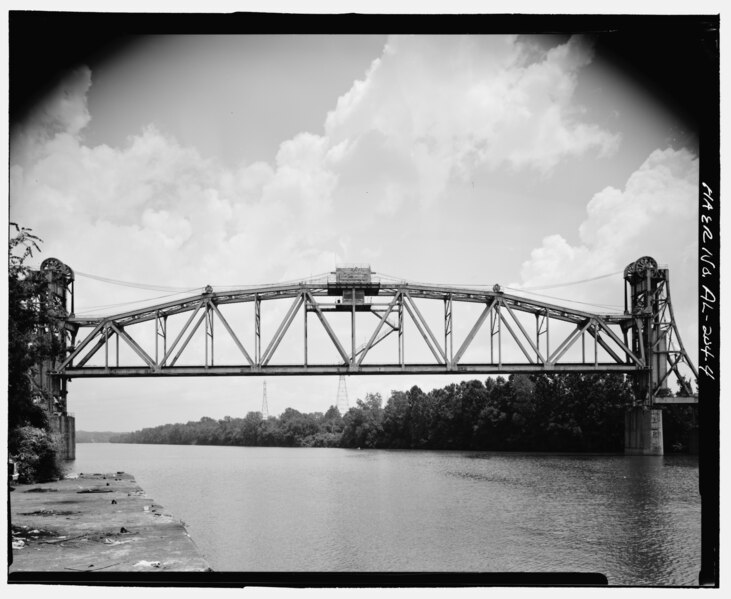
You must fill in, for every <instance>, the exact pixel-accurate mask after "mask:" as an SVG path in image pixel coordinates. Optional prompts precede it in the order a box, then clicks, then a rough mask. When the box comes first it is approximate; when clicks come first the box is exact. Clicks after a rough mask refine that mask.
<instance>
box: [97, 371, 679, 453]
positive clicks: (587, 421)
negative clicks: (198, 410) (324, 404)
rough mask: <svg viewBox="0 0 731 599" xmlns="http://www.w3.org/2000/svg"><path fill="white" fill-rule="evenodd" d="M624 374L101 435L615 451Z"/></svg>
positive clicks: (144, 439)
mask: <svg viewBox="0 0 731 599" xmlns="http://www.w3.org/2000/svg"><path fill="white" fill-rule="evenodd" d="M633 402H634V394H633V390H632V385H631V383H630V380H629V379H628V377H625V376H624V375H621V374H614V373H600V374H581V373H562V374H538V375H519V374H516V375H511V376H510V377H508V378H507V379H506V378H504V377H501V376H499V377H497V378H496V379H492V378H488V379H487V380H486V381H484V382H482V381H479V380H472V381H465V382H462V383H459V384H451V385H447V386H446V387H442V388H438V389H433V390H432V391H429V392H424V391H422V390H421V389H420V388H419V387H416V386H414V387H412V388H411V389H410V390H408V391H392V392H391V395H390V397H389V398H388V400H387V402H386V404H385V406H384V405H383V403H384V402H383V398H382V397H381V395H380V394H367V395H366V397H365V398H364V399H359V400H357V402H356V405H355V406H354V407H352V408H350V409H349V410H348V411H347V412H346V413H345V414H343V415H341V414H340V413H339V412H338V410H337V408H335V407H334V406H331V407H330V408H329V409H328V410H327V412H325V413H322V412H313V413H302V412H300V411H298V410H295V409H293V408H287V409H286V410H285V411H284V412H283V413H282V414H281V415H280V416H279V417H275V416H270V417H269V418H267V419H264V418H262V415H261V413H260V412H249V413H248V414H247V415H246V416H245V417H244V418H231V417H230V416H226V417H225V418H223V419H222V420H214V419H213V418H208V417H204V418H202V419H201V420H200V421H197V422H193V421H191V422H187V423H185V424H183V423H179V424H165V425H162V426H157V427H153V428H145V429H142V430H139V431H136V432H133V433H125V434H120V435H118V436H116V437H112V438H111V439H110V441H111V442H113V443H114V442H116V443H150V444H156V443H157V444H183V445H195V444H197V445H239V446H265V447H273V446H277V447H349V448H356V447H360V448H384V449H385V448H392V449H463V450H465V449H466V450H493V451H569V452H621V451H622V450H623V446H624V414H625V412H626V410H627V409H628V407H630V406H631V405H633ZM690 410H691V408H682V407H679V406H673V408H672V409H668V410H666V411H665V414H664V424H665V426H664V428H665V434H664V438H665V445H666V448H667V449H666V451H668V452H670V451H673V450H678V449H680V448H681V446H682V447H684V448H687V444H688V437H689V434H690V433H689V431H690V428H691V426H692V414H691V412H690Z"/></svg>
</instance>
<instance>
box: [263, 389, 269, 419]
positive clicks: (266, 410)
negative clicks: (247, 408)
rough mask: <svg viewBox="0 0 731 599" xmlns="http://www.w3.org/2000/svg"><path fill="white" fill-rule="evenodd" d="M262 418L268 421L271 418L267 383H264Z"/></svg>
mask: <svg viewBox="0 0 731 599" xmlns="http://www.w3.org/2000/svg"><path fill="white" fill-rule="evenodd" d="M261 417H262V418H263V419H264V420H266V419H267V418H269V405H268V404H267V382H266V381H264V392H263V394H262V398H261Z"/></svg>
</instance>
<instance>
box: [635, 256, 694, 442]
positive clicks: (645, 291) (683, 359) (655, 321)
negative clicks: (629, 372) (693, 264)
mask: <svg viewBox="0 0 731 599" xmlns="http://www.w3.org/2000/svg"><path fill="white" fill-rule="evenodd" d="M624 281H625V296H624V301H625V306H624V307H625V313H626V314H631V315H632V319H631V320H628V321H627V324H626V327H625V334H627V333H630V334H631V337H632V351H633V352H634V353H635V355H638V356H640V357H641V358H642V359H643V361H644V363H645V365H646V368H645V369H644V370H643V371H641V372H639V373H637V374H636V375H634V376H635V377H636V378H635V384H636V387H635V390H636V396H637V399H638V402H639V405H637V406H635V407H634V408H632V409H631V410H629V411H628V412H627V413H626V417H625V443H624V447H625V453H626V454H629V455H633V454H639V455H662V453H663V430H662V410H661V409H660V406H661V405H663V404H669V403H672V404H688V405H697V401H698V397H697V395H694V393H693V389H692V387H691V385H690V382H689V381H688V380H687V379H686V378H685V377H683V376H682V375H681V373H680V371H679V369H678V365H679V364H681V363H683V364H685V365H686V366H687V367H689V368H690V370H691V372H692V373H693V375H694V376H695V378H696V379H697V378H698V371H697V369H696V367H695V366H694V364H693V362H692V361H691V360H690V357H689V356H688V353H687V352H686V351H685V347H684V346H683V342H682V340H681V338H680V334H679V332H678V328H677V324H676V322H675V316H674V314H673V305H672V302H671V301H670V272H669V270H668V269H667V268H661V267H659V266H658V264H657V262H656V261H655V260H654V259H653V258H651V257H650V256H643V257H642V258H640V259H638V260H636V261H635V262H632V263H631V264H629V265H627V267H626V268H625V269H624ZM671 373H672V374H674V375H675V378H676V380H677V381H678V384H679V386H680V392H679V396H678V397H671V396H672V392H671V391H670V389H668V386H667V384H668V379H669V376H670V374H671Z"/></svg>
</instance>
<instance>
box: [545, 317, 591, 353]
mask: <svg viewBox="0 0 731 599" xmlns="http://www.w3.org/2000/svg"><path fill="white" fill-rule="evenodd" d="M591 322H592V319H591V318H587V319H586V321H585V322H584V324H581V323H579V324H578V325H576V328H575V329H574V330H573V331H571V333H570V334H569V336H568V337H566V339H564V340H563V342H562V343H561V345H559V346H558V347H557V348H556V349H555V351H554V352H553V355H551V356H549V357H548V362H547V364H555V363H556V362H557V361H558V359H559V358H560V357H561V356H563V355H564V354H565V353H566V352H567V351H568V349H569V348H570V347H571V346H572V345H573V344H574V343H575V342H576V340H577V339H578V338H579V337H580V336H581V335H582V334H583V333H584V331H586V329H588V328H589V325H590V324H591Z"/></svg>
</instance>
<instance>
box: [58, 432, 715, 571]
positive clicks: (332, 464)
mask: <svg viewBox="0 0 731 599" xmlns="http://www.w3.org/2000/svg"><path fill="white" fill-rule="evenodd" d="M76 454H77V459H76V461H75V462H73V463H72V470H73V471H74V472H87V473H90V472H92V473H93V472H111V471H119V470H121V471H125V472H129V473H131V474H133V475H134V476H135V478H136V480H137V482H138V484H139V485H140V486H141V487H142V488H143V489H144V490H145V491H146V493H147V494H148V495H149V496H150V497H151V498H152V499H154V500H155V501H157V502H159V503H160V504H161V505H163V506H164V507H165V508H166V510H167V511H169V512H171V513H173V515H174V516H175V517H177V518H179V519H181V520H183V521H184V522H185V523H186V525H187V529H188V532H189V533H190V535H191V536H192V537H193V539H194V540H195V542H196V544H197V545H198V548H199V549H200V550H201V551H202V552H203V554H204V555H205V556H206V558H207V559H208V561H209V563H210V564H211V567H212V568H213V569H214V570H217V571H226V570H231V571H304V570H309V571H349V570H350V571H381V572H386V571H427V572H441V571H445V572H505V571H534V572H550V571H576V572H602V573H604V574H606V575H607V577H608V579H609V583H610V584H617V585H695V584H697V580H698V571H699V568H700V513H701V508H700V497H699V494H698V461H697V459H696V458H695V457H686V456H665V457H639V456H638V457H625V456H619V455H617V456H614V455H612V456H608V455H543V454H519V453H507V454H506V453H486V452H453V451H444V452H440V451H394V450H363V451H358V450H347V449H289V448H259V447H207V446H182V445H122V444H108V443H93V444H92V443H88V444H83V443H80V444H78V445H77V450H76Z"/></svg>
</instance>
